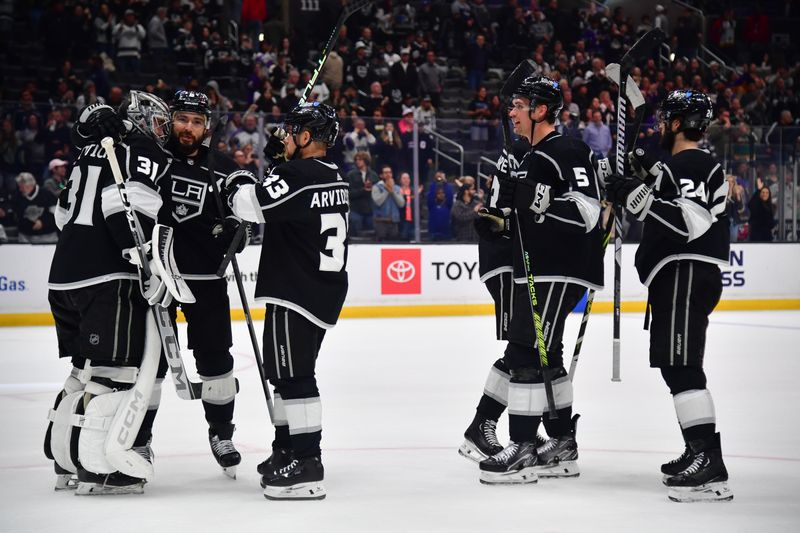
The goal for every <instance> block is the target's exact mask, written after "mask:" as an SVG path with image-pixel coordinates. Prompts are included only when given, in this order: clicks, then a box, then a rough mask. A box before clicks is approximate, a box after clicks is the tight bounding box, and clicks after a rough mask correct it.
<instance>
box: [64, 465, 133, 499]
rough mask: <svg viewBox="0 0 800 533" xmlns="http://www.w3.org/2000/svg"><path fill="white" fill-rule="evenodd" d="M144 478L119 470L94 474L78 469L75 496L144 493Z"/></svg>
mask: <svg viewBox="0 0 800 533" xmlns="http://www.w3.org/2000/svg"><path fill="white" fill-rule="evenodd" d="M145 483H146V481H145V480H144V479H139V478H135V477H131V476H127V475H125V474H123V473H121V472H113V473H111V474H95V473H93V472H88V471H86V470H82V469H81V470H78V487H77V488H76V489H75V494H76V495H77V496H111V495H119V494H142V493H144V484H145Z"/></svg>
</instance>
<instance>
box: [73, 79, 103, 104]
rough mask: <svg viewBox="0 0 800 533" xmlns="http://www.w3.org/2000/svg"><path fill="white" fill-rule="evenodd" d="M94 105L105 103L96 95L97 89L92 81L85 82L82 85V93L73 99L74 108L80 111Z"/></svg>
mask: <svg viewBox="0 0 800 533" xmlns="http://www.w3.org/2000/svg"><path fill="white" fill-rule="evenodd" d="M96 103H101V104H104V103H106V101H105V98H103V97H102V96H98V95H97V87H96V86H95V84H94V82H93V81H92V80H86V81H85V82H84V83H83V92H82V93H81V94H79V95H78V98H76V99H75V108H76V109H79V110H80V109H83V108H84V107H86V106H87V105H91V104H96Z"/></svg>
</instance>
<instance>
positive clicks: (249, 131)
mask: <svg viewBox="0 0 800 533" xmlns="http://www.w3.org/2000/svg"><path fill="white" fill-rule="evenodd" d="M260 138H261V134H260V133H259V131H258V117H256V116H255V115H254V114H252V113H248V114H247V115H245V116H244V118H243V119H242V127H241V129H240V130H239V131H237V132H236V133H235V134H234V135H233V141H234V142H235V146H238V147H239V148H244V147H245V146H247V145H248V144H251V145H253V146H256V145H258V142H259V139H260Z"/></svg>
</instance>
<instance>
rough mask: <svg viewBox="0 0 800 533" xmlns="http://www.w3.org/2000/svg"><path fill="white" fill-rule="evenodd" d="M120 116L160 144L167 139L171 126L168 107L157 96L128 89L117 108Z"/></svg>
mask: <svg viewBox="0 0 800 533" xmlns="http://www.w3.org/2000/svg"><path fill="white" fill-rule="evenodd" d="M119 114H120V117H121V118H122V119H123V120H128V121H130V122H131V123H132V124H133V126H134V127H135V128H136V129H137V130H139V131H140V132H142V133H143V134H145V135H147V136H149V137H152V138H153V139H155V140H156V141H157V142H158V143H159V144H160V145H162V146H163V145H164V143H165V142H167V139H169V133H170V129H171V127H172V123H171V117H170V113H169V107H168V106H167V104H166V103H165V102H164V100H162V99H161V98H159V97H158V96H156V95H154V94H150V93H145V92H142V91H130V92H129V93H128V96H127V98H125V100H124V101H123V102H122V105H120V108H119Z"/></svg>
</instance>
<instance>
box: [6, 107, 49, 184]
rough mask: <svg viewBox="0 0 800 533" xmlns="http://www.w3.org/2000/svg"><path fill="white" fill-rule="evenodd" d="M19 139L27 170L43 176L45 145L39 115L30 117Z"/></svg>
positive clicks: (19, 133) (18, 134)
mask: <svg viewBox="0 0 800 533" xmlns="http://www.w3.org/2000/svg"><path fill="white" fill-rule="evenodd" d="M17 137H18V139H19V142H20V145H21V146H22V151H23V153H24V158H25V165H26V167H27V170H29V171H30V172H31V173H32V174H33V175H34V176H41V174H42V171H43V170H44V143H43V140H42V126H41V121H40V119H39V115H36V114H30V115H28V123H27V124H26V125H25V128H24V129H23V130H22V131H18V132H17ZM0 189H2V183H0Z"/></svg>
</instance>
